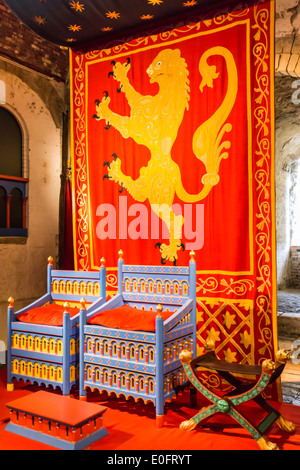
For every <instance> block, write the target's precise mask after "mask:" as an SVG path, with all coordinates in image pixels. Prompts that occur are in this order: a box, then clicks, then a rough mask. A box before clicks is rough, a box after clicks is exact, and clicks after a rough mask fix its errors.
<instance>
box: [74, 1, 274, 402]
mask: <svg viewBox="0 0 300 470" xmlns="http://www.w3.org/2000/svg"><path fill="white" fill-rule="evenodd" d="M273 8H274V5H273V1H271V2H269V1H266V2H264V1H260V2H258V3H257V5H254V6H251V7H249V8H246V7H245V9H242V10H238V11H237V10H236V11H232V12H229V11H226V12H224V11H222V12H220V13H219V14H216V16H214V17H210V16H208V17H207V18H203V19H202V20H201V21H199V22H193V23H191V24H188V25H185V26H181V27H178V28H176V29H173V30H171V31H167V32H162V33H160V34H155V35H152V36H146V37H142V38H139V39H135V40H133V41H131V42H128V43H124V44H121V45H118V46H116V47H111V48H110V49H105V50H92V51H90V52H88V53H85V54H76V53H74V52H73V53H72V54H71V85H72V87H71V101H72V133H73V137H72V145H73V206H74V209H73V237H74V258H75V268H76V269H81V270H90V269H98V268H99V265H100V259H101V258H102V257H105V260H106V265H107V272H108V290H109V291H110V292H111V293H114V292H115V289H116V285H117V280H116V271H115V269H116V266H117V259H118V251H119V250H120V249H122V250H123V252H124V258H125V262H126V264H155V265H157V264H160V263H162V264H177V265H186V264H187V263H188V260H189V252H190V251H191V250H194V251H195V252H196V262H197V272H198V276H197V302H198V313H197V315H198V317H197V329H198V348H199V350H201V348H203V344H204V342H205V341H206V340H207V339H212V340H213V341H214V342H215V345H216V351H217V353H218V355H219V357H221V358H222V359H226V360H228V361H230V362H242V363H262V361H263V360H264V359H272V360H273V359H274V353H275V352H276V350H277V349H276V348H277V333H276V330H277V324H276V273H275V238H274V229H275V227H274V180H273V177H274V155H273V152H274V149H273V147H274V145H273V138H274V129H273V123H274V115H273V75H274V73H273V23H274V12H273ZM209 380H210V381H211V385H212V386H219V384H217V383H216V382H214V381H216V378H215V377H213V378H211V376H210V379H209ZM275 388H276V387H275V386H274V390H273V391H272V392H270V393H272V394H273V398H274V394H275V396H276V395H277V390H275Z"/></svg>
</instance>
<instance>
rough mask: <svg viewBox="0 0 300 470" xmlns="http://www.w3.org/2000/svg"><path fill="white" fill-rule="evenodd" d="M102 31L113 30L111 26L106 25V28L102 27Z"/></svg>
mask: <svg viewBox="0 0 300 470" xmlns="http://www.w3.org/2000/svg"><path fill="white" fill-rule="evenodd" d="M101 31H104V32H106V31H112V28H111V27H110V26H107V27H105V28H101Z"/></svg>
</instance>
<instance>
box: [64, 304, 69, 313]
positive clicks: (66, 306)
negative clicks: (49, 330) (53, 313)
mask: <svg viewBox="0 0 300 470" xmlns="http://www.w3.org/2000/svg"><path fill="white" fill-rule="evenodd" d="M64 308H65V312H67V313H69V308H70V305H69V303H68V302H65V303H64Z"/></svg>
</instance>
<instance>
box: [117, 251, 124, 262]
mask: <svg viewBox="0 0 300 470" xmlns="http://www.w3.org/2000/svg"><path fill="white" fill-rule="evenodd" d="M123 254H124V253H123V251H122V250H119V253H118V255H119V261H122V260H123Z"/></svg>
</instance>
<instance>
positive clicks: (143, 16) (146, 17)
mask: <svg viewBox="0 0 300 470" xmlns="http://www.w3.org/2000/svg"><path fill="white" fill-rule="evenodd" d="M140 18H141V20H151V19H152V18H154V16H153V15H142V16H141V17H140Z"/></svg>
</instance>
